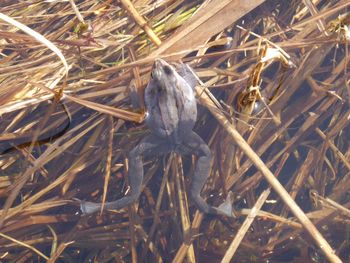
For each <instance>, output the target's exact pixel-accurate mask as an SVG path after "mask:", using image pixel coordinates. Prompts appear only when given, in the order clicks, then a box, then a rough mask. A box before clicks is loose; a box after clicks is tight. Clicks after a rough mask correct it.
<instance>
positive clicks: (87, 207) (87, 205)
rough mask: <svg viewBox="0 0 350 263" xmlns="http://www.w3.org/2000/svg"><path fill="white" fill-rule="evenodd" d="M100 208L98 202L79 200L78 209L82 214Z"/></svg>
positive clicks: (87, 213)
mask: <svg viewBox="0 0 350 263" xmlns="http://www.w3.org/2000/svg"><path fill="white" fill-rule="evenodd" d="M100 209H101V204H100V203H93V202H85V201H81V202H80V210H81V212H82V213H83V214H84V215H89V214H92V213H95V212H97V211H99V210H100Z"/></svg>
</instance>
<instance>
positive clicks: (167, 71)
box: [163, 65, 172, 75]
mask: <svg viewBox="0 0 350 263" xmlns="http://www.w3.org/2000/svg"><path fill="white" fill-rule="evenodd" d="M163 69H164V72H165V74H167V75H170V74H171V73H172V70H171V68H170V67H169V66H168V65H166V66H164V68H163Z"/></svg>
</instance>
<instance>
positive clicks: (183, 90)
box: [145, 60, 197, 143]
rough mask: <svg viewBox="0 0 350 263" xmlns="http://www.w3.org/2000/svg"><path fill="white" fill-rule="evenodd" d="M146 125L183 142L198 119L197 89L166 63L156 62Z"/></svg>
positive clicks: (147, 93) (149, 87) (148, 94)
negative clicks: (183, 138)
mask: <svg viewBox="0 0 350 263" xmlns="http://www.w3.org/2000/svg"><path fill="white" fill-rule="evenodd" d="M145 105H146V109H147V114H148V116H147V118H146V123H147V125H148V126H149V128H150V129H151V130H152V131H153V133H155V134H156V135H158V136H160V137H162V138H170V139H171V140H172V141H174V143H180V142H181V140H182V137H183V136H186V133H187V132H189V131H191V130H192V129H193V127H194V124H195V122H196V119H197V104H196V99H195V96H194V91H193V87H191V86H190V84H189V83H187V82H186V80H185V79H184V78H183V77H181V76H180V75H179V74H178V73H177V72H176V71H175V69H174V68H173V67H172V66H170V65H169V64H168V63H166V62H165V61H163V60H159V61H158V62H157V61H156V62H155V65H154V67H153V70H152V77H151V80H150V82H149V83H148V85H147V87H146V90H145Z"/></svg>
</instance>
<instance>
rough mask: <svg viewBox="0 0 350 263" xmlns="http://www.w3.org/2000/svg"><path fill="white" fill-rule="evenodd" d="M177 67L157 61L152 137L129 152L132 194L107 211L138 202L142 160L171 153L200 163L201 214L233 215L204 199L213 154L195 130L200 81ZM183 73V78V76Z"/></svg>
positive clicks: (196, 196)
mask: <svg viewBox="0 0 350 263" xmlns="http://www.w3.org/2000/svg"><path fill="white" fill-rule="evenodd" d="M180 66H181V68H180V69H178V71H177V70H175V68H174V67H173V66H171V65H169V64H168V63H167V62H165V61H164V60H162V59H157V60H156V61H155V63H154V66H153V69H152V75H151V79H150V81H149V83H148V85H147V87H146V89H145V106H146V110H147V117H146V120H145V121H146V124H147V126H148V127H149V129H150V130H151V132H152V133H151V134H150V135H148V136H146V137H145V138H143V140H142V141H141V142H140V143H139V144H138V145H136V147H135V148H134V149H133V150H131V151H130V153H129V156H128V157H129V174H128V176H129V177H128V178H129V184H130V192H129V193H128V195H126V196H124V197H123V198H121V199H119V200H116V201H113V202H107V203H105V208H107V209H116V210H118V209H121V208H123V207H125V206H127V205H129V204H131V203H132V202H134V201H136V200H137V199H138V197H139V196H140V194H141V186H142V181H143V174H144V172H143V163H142V157H148V158H149V157H156V156H164V155H165V154H167V153H169V152H177V153H179V154H181V155H183V154H194V155H196V156H197V158H198V161H197V164H196V168H195V172H194V175H193V179H192V184H191V188H190V194H191V197H192V199H193V200H194V202H195V203H196V205H197V207H198V208H199V210H200V211H202V212H204V213H211V214H224V215H227V216H232V211H231V209H232V205H231V203H227V202H226V203H224V204H223V205H222V206H220V207H219V208H216V207H212V206H210V205H208V204H207V202H206V201H205V200H204V199H203V198H202V197H201V196H200V192H201V190H202V188H203V186H204V184H205V182H206V180H207V178H208V176H209V172H210V161H211V153H210V149H209V147H208V145H207V144H206V143H205V142H204V141H203V140H202V138H200V137H199V136H198V135H197V134H196V133H195V132H194V131H193V130H192V129H193V127H194V125H195V122H196V119H197V103H196V99H195V96H194V86H195V85H196V80H195V78H194V76H193V74H192V73H191V70H190V69H189V67H188V66H187V65H185V64H182V65H180ZM180 74H181V75H180ZM101 205H102V204H101V203H91V202H82V203H81V210H82V212H83V213H85V214H90V213H93V212H96V211H99V210H100V209H101Z"/></svg>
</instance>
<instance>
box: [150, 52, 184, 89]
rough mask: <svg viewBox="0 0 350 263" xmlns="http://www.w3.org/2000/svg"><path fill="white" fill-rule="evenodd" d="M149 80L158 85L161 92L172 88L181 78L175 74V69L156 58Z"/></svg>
mask: <svg viewBox="0 0 350 263" xmlns="http://www.w3.org/2000/svg"><path fill="white" fill-rule="evenodd" d="M151 79H152V80H153V81H155V82H156V83H157V84H158V87H159V88H160V89H162V90H166V89H167V88H169V87H171V86H174V85H176V84H177V83H178V81H179V79H182V77H181V76H180V75H179V74H178V73H177V72H176V70H175V68H174V67H173V66H171V65H170V64H169V63H167V62H166V61H164V60H163V59H160V58H157V59H156V60H155V61H154V64H153V68H152V73H151Z"/></svg>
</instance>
